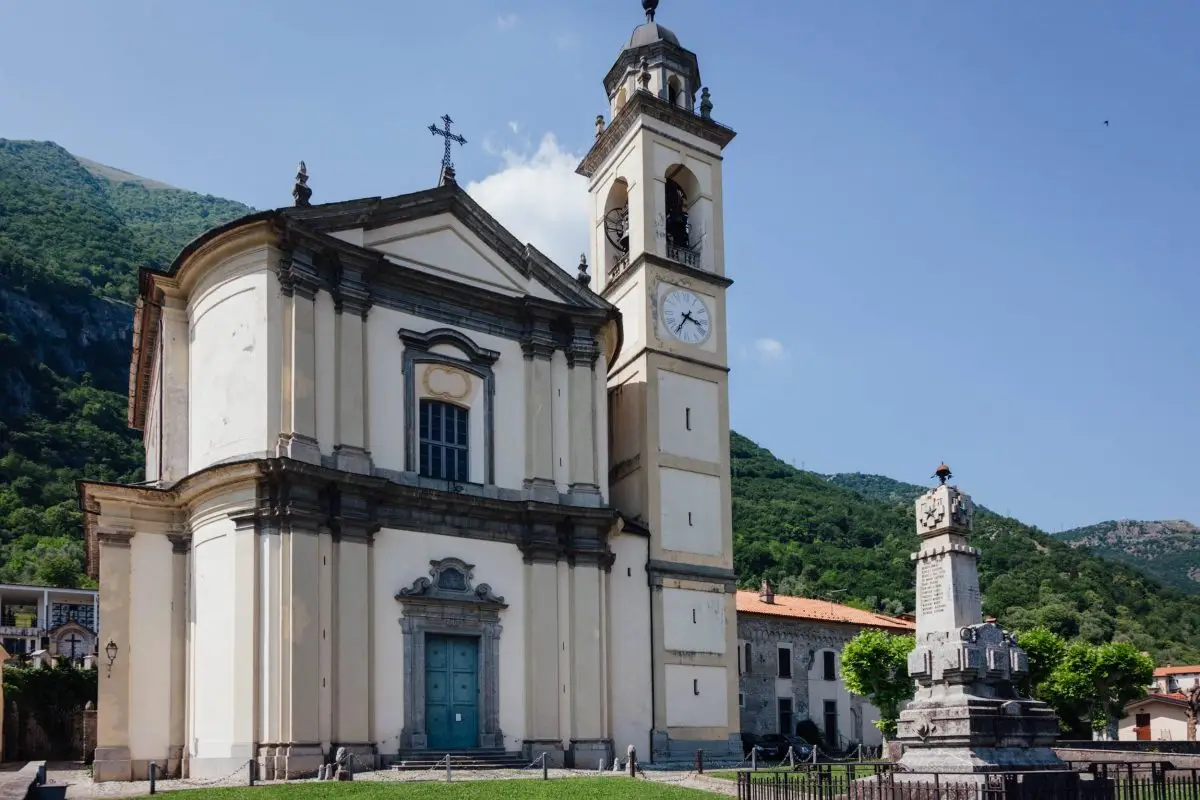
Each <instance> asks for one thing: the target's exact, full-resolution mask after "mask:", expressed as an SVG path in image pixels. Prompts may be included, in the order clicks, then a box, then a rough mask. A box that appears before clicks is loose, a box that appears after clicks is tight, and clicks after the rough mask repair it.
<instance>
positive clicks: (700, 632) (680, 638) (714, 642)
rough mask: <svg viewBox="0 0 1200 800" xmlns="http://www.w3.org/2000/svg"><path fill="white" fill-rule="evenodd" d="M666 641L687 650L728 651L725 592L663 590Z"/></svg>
mask: <svg viewBox="0 0 1200 800" xmlns="http://www.w3.org/2000/svg"><path fill="white" fill-rule="evenodd" d="M662 604H663V644H664V646H665V647H666V648H667V649H668V650H674V651H676V652H683V653H724V652H725V632H726V631H725V595H723V594H720V593H717V592H700V591H695V590H693V589H663V592H662Z"/></svg>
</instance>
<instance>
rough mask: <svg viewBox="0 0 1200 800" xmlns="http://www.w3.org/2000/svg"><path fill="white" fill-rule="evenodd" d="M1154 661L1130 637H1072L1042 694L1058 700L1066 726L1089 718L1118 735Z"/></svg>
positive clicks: (1094, 725)
mask: <svg viewBox="0 0 1200 800" xmlns="http://www.w3.org/2000/svg"><path fill="white" fill-rule="evenodd" d="M1152 680H1154V661H1153V660H1152V659H1151V658H1150V657H1149V656H1148V655H1146V654H1145V653H1143V652H1141V651H1140V650H1138V649H1137V648H1136V647H1134V646H1133V645H1131V644H1129V643H1128V642H1110V643H1108V644H1102V645H1100V646H1098V647H1097V646H1093V645H1090V644H1087V643H1086V642H1074V643H1072V644H1070V645H1068V646H1067V649H1066V650H1065V651H1064V652H1063V656H1062V659H1061V661H1059V664H1058V666H1057V667H1055V668H1054V671H1053V672H1052V673H1051V674H1050V676H1049V677H1048V678H1047V679H1046V680H1045V682H1044V683H1043V684H1042V686H1041V688H1040V689H1039V691H1040V692H1041V694H1043V695H1044V697H1043V698H1042V699H1044V700H1046V702H1048V703H1050V705H1052V706H1054V710H1055V711H1057V712H1058V714H1059V718H1060V720H1062V722H1063V723H1064V727H1066V726H1069V725H1070V724H1071V723H1072V722H1073V721H1076V720H1078V721H1082V720H1084V719H1086V720H1087V721H1089V722H1090V723H1091V726H1092V728H1093V729H1094V730H1100V729H1101V728H1103V729H1106V730H1107V732H1108V735H1109V737H1110V738H1112V739H1115V738H1117V723H1118V722H1120V720H1121V717H1122V716H1124V714H1125V706H1127V705H1128V704H1129V703H1131V702H1133V701H1134V700H1138V699H1140V698H1142V697H1145V696H1146V687H1147V686H1149V685H1150V682H1151V681H1152Z"/></svg>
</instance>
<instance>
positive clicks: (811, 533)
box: [730, 433, 1200, 664]
mask: <svg viewBox="0 0 1200 800" xmlns="http://www.w3.org/2000/svg"><path fill="white" fill-rule="evenodd" d="M730 453H731V456H732V462H731V471H732V481H733V530H734V567H735V569H736V570H737V573H738V580H739V583H741V584H742V585H743V586H745V587H748V588H749V587H756V586H757V585H758V584H759V582H760V581H761V580H762V579H763V578H767V579H768V580H770V581H771V583H772V584H773V585H774V587H775V589H776V591H778V592H781V593H785V594H800V595H805V596H809V597H824V598H827V599H830V600H836V601H839V602H846V603H850V604H852V605H857V606H860V607H864V608H870V609H874V610H880V611H884V612H890V613H898V612H901V611H911V610H912V609H913V607H914V591H913V583H914V568H913V565H912V562H911V561H910V560H909V554H910V553H912V552H915V551H916V549H917V547H918V540H917V535H916V521H915V519H914V518H913V513H914V512H913V505H912V501H913V499H914V498H915V497H916V496H917V495H918V494H921V493H922V492H924V491H925V490H926V489H925V487H920V486H916V485H914V484H906V483H901V482H899V481H893V480H891V479H890V478H884V477H881V476H868V475H858V474H851V475H833V476H828V475H819V474H817V473H813V472H805V471H802V470H798V469H796V468H795V467H792V466H790V465H788V464H786V463H784V462H783V461H781V460H779V459H777V458H775V456H773V455H772V454H771V453H770V452H769V451H768V450H765V449H764V448H762V447H760V446H758V445H757V444H755V443H754V442H752V441H750V440H749V439H747V438H745V437H743V436H739V435H738V434H736V433H735V434H733V436H732V441H731V447H730ZM972 544H974V545H975V546H976V547H978V548H979V549H980V550H981V551H982V558H981V561H980V575H979V580H980V588H981V589H982V591H983V609H984V613H985V614H990V615H993V616H995V617H996V618H997V619H999V620H1000V621H1001V622H1002V623H1003V624H1004V625H1006V626H1007V627H1010V628H1017V629H1021V628H1030V627H1033V626H1035V625H1045V626H1047V627H1049V628H1051V629H1053V630H1055V631H1057V632H1059V633H1062V634H1063V635H1065V636H1068V637H1079V638H1082V639H1086V640H1088V641H1092V642H1101V641H1108V640H1111V639H1117V640H1122V641H1129V642H1132V643H1133V644H1135V645H1136V646H1137V647H1139V648H1140V649H1143V650H1146V651H1147V652H1149V653H1150V654H1151V655H1153V656H1154V657H1155V659H1157V660H1158V661H1159V662H1160V663H1168V662H1172V663H1176V664H1188V663H1193V664H1194V663H1197V660H1198V657H1200V598H1195V597H1190V596H1188V595H1186V594H1184V593H1183V592H1180V591H1178V590H1176V589H1171V588H1166V587H1164V586H1162V585H1161V584H1160V583H1158V582H1157V581H1155V580H1153V579H1152V578H1150V577H1148V576H1146V575H1144V574H1142V573H1141V572H1139V571H1138V570H1135V569H1133V568H1131V567H1129V566H1125V565H1123V564H1116V563H1112V562H1109V561H1107V560H1105V559H1103V558H1101V557H1100V556H1098V555H1095V554H1093V553H1090V552H1088V551H1087V550H1086V549H1075V548H1072V547H1070V546H1068V545H1067V544H1065V543H1063V542H1060V541H1058V540H1057V539H1055V538H1054V537H1052V536H1049V535H1048V534H1046V533H1043V532H1042V531H1039V530H1038V529H1036V528H1034V527H1032V526H1029V525H1025V524H1024V523H1022V522H1020V521H1018V520H1015V519H1011V518H1009V517H1004V516H1001V515H999V514H996V513H994V512H992V511H989V510H988V509H987V508H986V507H979V506H977V508H976V516H975V533H974V536H973V537H972Z"/></svg>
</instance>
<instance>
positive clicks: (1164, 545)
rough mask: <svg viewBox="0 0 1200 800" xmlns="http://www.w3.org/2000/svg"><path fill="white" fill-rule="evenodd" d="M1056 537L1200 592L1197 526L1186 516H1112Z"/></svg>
mask: <svg viewBox="0 0 1200 800" xmlns="http://www.w3.org/2000/svg"><path fill="white" fill-rule="evenodd" d="M1055 538H1057V539H1059V540H1060V541H1063V542H1066V543H1067V544H1068V545H1070V546H1071V547H1083V548H1087V549H1088V550H1090V551H1091V552H1093V553H1095V554H1096V555H1098V556H1102V557H1103V558H1107V559H1108V560H1110V561H1116V562H1119V563H1121V564H1128V565H1129V566H1131V567H1134V568H1135V569H1138V570H1140V571H1142V572H1144V573H1145V574H1147V575H1149V576H1151V577H1153V578H1156V579H1158V580H1159V581H1161V582H1162V583H1163V584H1164V585H1166V586H1171V587H1174V588H1176V589H1179V590H1181V591H1184V592H1187V593H1189V594H1196V595H1200V528H1197V527H1196V526H1195V525H1193V524H1192V523H1190V522H1187V521H1185V520H1166V521H1160V522H1137V521H1134V520H1128V519H1122V520H1113V521H1109V522H1101V523H1099V524H1096V525H1088V526H1087V527H1085V528H1074V529H1072V530H1069V531H1063V532H1062V533H1058V534H1055Z"/></svg>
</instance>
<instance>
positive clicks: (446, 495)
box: [185, 458, 618, 566]
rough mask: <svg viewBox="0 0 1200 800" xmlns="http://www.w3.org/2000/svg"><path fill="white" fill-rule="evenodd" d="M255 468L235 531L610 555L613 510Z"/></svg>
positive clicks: (407, 481)
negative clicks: (415, 536)
mask: <svg viewBox="0 0 1200 800" xmlns="http://www.w3.org/2000/svg"><path fill="white" fill-rule="evenodd" d="M257 466H258V469H259V478H258V492H257V499H256V501H255V505H254V507H253V508H250V509H246V510H242V511H237V512H234V513H232V514H230V515H229V516H230V518H231V519H233V520H234V522H235V523H236V525H237V530H238V531H246V530H250V531H260V532H264V533H265V532H267V531H268V529H270V528H273V529H275V530H278V529H280V527H281V526H282V525H284V524H286V525H288V526H289V527H288V528H287V529H286V530H290V531H293V532H305V531H307V532H313V531H318V532H319V531H320V530H321V529H322V527H324V528H328V529H329V531H330V532H331V533H332V535H333V537H334V539H336V540H342V539H345V540H349V541H363V542H366V543H368V544H370V543H371V542H373V541H374V535H375V533H376V532H378V530H379V529H380V528H381V527H388V528H397V529H400V530H410V531H420V532H423V533H437V534H441V535H443V536H455V537H458V538H464V539H478V540H481V541H495V542H505V543H508V544H512V545H514V546H516V547H519V548H520V549H521V551H522V553H523V554H524V556H525V557H526V559H527V560H529V559H537V560H540V559H545V560H550V561H555V562H557V561H568V562H571V563H575V564H597V565H600V566H603V565H604V564H606V563H611V559H612V558H613V555H612V553H611V551H610V549H609V547H608V531H609V530H610V529H611V528H612V525H613V523H614V522H615V521H616V519H617V516H618V514H617V512H616V510H614V509H612V508H608V507H594V506H590V505H571V504H568V503H561V502H560V503H539V502H535V501H532V500H530V499H528V498H527V497H525V496H524V495H523V493H521V492H515V491H513V490H504V489H499V488H498V487H494V486H483V487H471V486H463V487H460V488H462V489H463V491H454V489H453V487H451V486H450V485H449V484H447V483H446V482H445V481H436V480H433V479H426V478H419V477H418V476H416V475H412V474H410V473H401V474H400V478H401V479H402V480H392V479H389V478H386V477H383V476H380V475H371V476H367V475H361V474H356V473H351V472H345V471H341V470H336V469H331V468H329V467H324V466H318V465H315V464H310V463H307V462H303V461H293V460H291V459H287V458H269V459H263V460H261V461H259V462H257ZM197 474H199V473H197ZM191 477H194V476H189V478H191ZM185 480H186V479H185ZM468 489H470V490H471V491H467V490H468ZM558 497H559V498H560V499H570V498H571V495H558Z"/></svg>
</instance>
